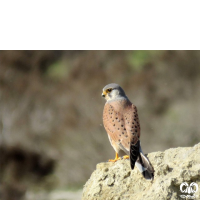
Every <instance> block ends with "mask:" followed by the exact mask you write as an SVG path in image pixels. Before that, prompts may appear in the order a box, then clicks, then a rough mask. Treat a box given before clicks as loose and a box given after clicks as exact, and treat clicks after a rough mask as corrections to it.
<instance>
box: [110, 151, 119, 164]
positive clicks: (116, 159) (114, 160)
mask: <svg viewBox="0 0 200 200" xmlns="http://www.w3.org/2000/svg"><path fill="white" fill-rule="evenodd" d="M118 160H121V158H120V157H119V155H118V153H116V155H115V159H113V160H112V159H110V160H108V162H116V161H118Z"/></svg>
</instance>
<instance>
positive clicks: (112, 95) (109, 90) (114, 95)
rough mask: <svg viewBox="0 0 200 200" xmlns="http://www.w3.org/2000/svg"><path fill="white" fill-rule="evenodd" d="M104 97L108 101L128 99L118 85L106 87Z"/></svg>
mask: <svg viewBox="0 0 200 200" xmlns="http://www.w3.org/2000/svg"><path fill="white" fill-rule="evenodd" d="M102 97H104V98H105V99H106V100H107V101H111V100H116V99H124V98H126V99H127V97H126V94H125V92H124V90H123V89H122V88H121V87H120V86H119V85H118V84H116V83H110V84H108V85H106V86H105V87H104V88H103V92H102Z"/></svg>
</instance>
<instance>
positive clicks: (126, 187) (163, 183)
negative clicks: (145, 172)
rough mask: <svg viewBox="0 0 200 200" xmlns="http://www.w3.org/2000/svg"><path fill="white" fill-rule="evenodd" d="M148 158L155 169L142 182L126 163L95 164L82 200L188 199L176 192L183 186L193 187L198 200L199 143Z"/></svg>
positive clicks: (140, 177) (135, 171) (151, 155)
mask: <svg viewBox="0 0 200 200" xmlns="http://www.w3.org/2000/svg"><path fill="white" fill-rule="evenodd" d="M148 158H149V160H150V161H151V163H152V165H153V167H154V169H155V178H154V180H153V181H147V180H145V179H144V178H143V176H142V175H141V174H140V172H139V171H138V169H137V168H136V167H135V169H134V170H131V169H130V163H129V160H119V161H117V162H115V163H111V162H107V163H100V164H97V167H96V170H95V171H94V172H93V173H92V175H91V177H90V179H89V180H88V181H87V183H86V184H85V186H84V188H83V196H82V200H126V199H127V200H128V199H134V200H137V199H138V200H139V199H140V200H144V199H145V200H146V199H152V200H155V199H172V200H173V199H181V198H180V195H188V194H187V193H182V192H181V191H180V184H181V183H183V182H187V183H188V184H189V185H190V183H191V182H195V183H197V184H198V186H199V190H198V191H197V192H196V193H194V194H195V196H196V199H200V143H199V144H197V145H195V146H194V147H178V148H173V149H168V150H166V151H164V152H154V153H150V154H148ZM190 195H193V194H190Z"/></svg>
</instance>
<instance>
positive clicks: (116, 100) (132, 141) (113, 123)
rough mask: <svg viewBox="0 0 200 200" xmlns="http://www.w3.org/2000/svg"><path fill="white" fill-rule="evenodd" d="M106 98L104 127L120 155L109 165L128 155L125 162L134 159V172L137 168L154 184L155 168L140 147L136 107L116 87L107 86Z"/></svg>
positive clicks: (105, 89) (103, 93) (122, 91)
mask: <svg viewBox="0 0 200 200" xmlns="http://www.w3.org/2000/svg"><path fill="white" fill-rule="evenodd" d="M102 97H103V98H105V100H106V103H105V106H104V109H103V125H104V128H105V130H106V132H107V134H108V138H109V141H110V143H111V145H112V147H113V148H114V150H115V152H116V155H115V159H110V160H109V161H110V162H116V161H118V160H120V159H121V157H120V156H119V155H124V156H123V158H124V159H130V166H131V169H132V170H133V169H134V167H135V165H136V166H137V168H138V169H139V171H140V172H141V173H142V175H143V177H144V178H145V179H147V180H153V179H154V168H153V166H152V164H151V163H150V161H149V159H148V158H147V157H146V156H145V155H144V154H143V152H142V148H141V144H140V123H139V117H138V112H137V108H136V106H135V105H134V104H132V103H131V101H130V100H129V99H128V97H127V96H126V94H125V92H124V90H123V89H122V88H121V87H120V86H119V85H118V84H116V83H110V84H108V85H106V86H105V87H104V88H103V91H102Z"/></svg>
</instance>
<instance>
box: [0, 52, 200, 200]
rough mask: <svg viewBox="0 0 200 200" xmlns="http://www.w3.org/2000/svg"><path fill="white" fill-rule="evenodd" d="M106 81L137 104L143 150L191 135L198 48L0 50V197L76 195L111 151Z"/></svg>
mask: <svg viewBox="0 0 200 200" xmlns="http://www.w3.org/2000/svg"><path fill="white" fill-rule="evenodd" d="M112 82H114V83H118V84H120V85H121V86H122V87H123V88H124V90H125V92H126V94H127V96H128V97H129V99H130V100H131V101H132V102H133V103H134V104H135V105H136V106H137V108H138V113H139V118H140V123H141V143H142V148H143V151H144V153H150V152H155V151H163V150H165V149H168V148H173V147H184V146H192V145H194V144H196V143H198V142H199V138H200V125H199V119H200V51H0V199H3V200H21V199H24V200H26V199H27V200H29V199H30V200H31V199H38V200H40V199H41V200H45V199H53V200H57V199H66V200H67V199H80V198H81V189H82V188H83V185H84V183H85V182H86V181H87V180H88V179H89V177H90V175H91V173H92V172H93V171H94V170H95V167H96V164H97V163H100V162H106V161H107V160H108V159H111V158H114V156H115V153H114V150H113V149H112V147H111V145H110V143H109V140H108V137H107V133H106V132H105V130H104V127H103V124H102V111H103V107H104V104H105V100H104V99H102V98H101V93H102V88H103V87H104V86H105V85H107V84H108V83H112ZM56 191H62V192H65V193H62V192H57V193H56ZM59 195H60V196H59ZM67 195H68V196H67ZM70 195H71V196H70Z"/></svg>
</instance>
